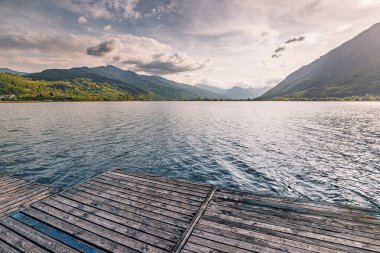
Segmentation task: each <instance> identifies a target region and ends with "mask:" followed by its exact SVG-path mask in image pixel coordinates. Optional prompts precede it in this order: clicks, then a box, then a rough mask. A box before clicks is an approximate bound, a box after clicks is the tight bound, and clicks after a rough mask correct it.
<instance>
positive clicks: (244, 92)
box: [195, 84, 271, 99]
mask: <svg viewBox="0 0 380 253" xmlns="http://www.w3.org/2000/svg"><path fill="white" fill-rule="evenodd" d="M195 86H196V87H198V88H201V89H204V90H209V91H212V92H215V93H218V94H220V95H222V96H225V97H226V98H227V99H254V98H257V97H259V96H260V95H262V94H264V93H265V92H266V91H268V90H269V89H270V88H271V87H269V86H264V87H260V88H253V87H249V88H242V87H240V86H237V85H235V86H233V87H232V88H229V89H222V88H218V87H214V86H210V85H207V84H196V85H195Z"/></svg>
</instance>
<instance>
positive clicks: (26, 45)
mask: <svg viewBox="0 0 380 253" xmlns="http://www.w3.org/2000/svg"><path fill="white" fill-rule="evenodd" d="M93 41H94V39H92V38H91V37H89V36H85V35H75V34H36V33H33V34H31V33H28V32H17V33H13V32H10V33H7V32H4V33H2V34H1V35H0V48H1V49H6V50H17V51H27V52H29V53H33V52H38V53H65V52H70V53H79V52H83V51H84V50H85V49H86V46H87V45H88V43H91V42H93Z"/></svg>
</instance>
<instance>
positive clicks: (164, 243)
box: [42, 198, 174, 250]
mask: <svg viewBox="0 0 380 253" xmlns="http://www.w3.org/2000/svg"><path fill="white" fill-rule="evenodd" d="M61 200H62V199H61ZM42 203H44V204H47V205H49V206H51V207H54V208H56V209H59V210H61V211H64V212H66V213H69V214H71V215H73V216H76V217H79V218H81V219H83V220H86V221H89V222H91V223H93V224H96V225H99V226H102V227H104V228H108V229H109V230H110V231H112V232H113V231H115V232H118V233H120V234H122V235H124V236H126V237H129V238H133V239H136V240H139V241H141V242H144V243H146V244H147V245H149V244H150V245H152V246H155V247H157V248H161V249H163V250H170V249H171V248H172V247H173V246H174V243H173V242H172V241H169V240H165V239H163V238H160V237H158V236H155V235H153V234H147V233H146V232H144V231H142V230H141V228H142V226H140V227H139V228H138V229H136V228H134V227H132V226H125V225H124V224H123V225H122V224H120V223H117V222H116V220H115V219H112V218H115V217H111V219H106V218H103V217H101V216H97V215H96V214H95V213H94V212H91V213H90V212H86V211H83V210H81V209H78V208H75V207H72V206H70V205H67V204H65V203H63V202H59V201H56V200H54V199H51V198H50V199H45V200H43V201H42ZM116 235H117V236H118V234H116ZM132 241H133V240H132ZM135 244H136V245H138V243H135ZM126 245H127V246H128V244H126ZM140 247H141V246H140Z"/></svg>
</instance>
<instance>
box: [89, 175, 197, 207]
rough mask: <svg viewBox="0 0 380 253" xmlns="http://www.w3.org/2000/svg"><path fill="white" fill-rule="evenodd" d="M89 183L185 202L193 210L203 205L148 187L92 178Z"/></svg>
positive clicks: (115, 189)
mask: <svg viewBox="0 0 380 253" xmlns="http://www.w3.org/2000/svg"><path fill="white" fill-rule="evenodd" d="M87 184H90V185H97V186H103V187H105V188H108V189H112V190H114V191H117V192H121V193H128V192H131V191H133V192H136V193H138V194H139V195H141V196H144V197H145V198H148V197H150V198H155V199H156V201H159V202H164V203H168V202H170V203H172V204H173V205H176V204H178V203H183V204H185V205H187V208H188V209H192V210H195V209H198V207H199V206H200V205H201V202H199V201H195V200H192V199H184V198H180V197H175V196H171V195H169V194H167V193H162V192H160V191H152V190H151V189H148V188H145V189H144V188H141V187H133V186H129V187H127V186H125V185H123V186H124V187H121V185H118V184H115V183H113V182H111V181H104V180H103V181H98V180H91V181H89V182H87V183H86V185H87Z"/></svg>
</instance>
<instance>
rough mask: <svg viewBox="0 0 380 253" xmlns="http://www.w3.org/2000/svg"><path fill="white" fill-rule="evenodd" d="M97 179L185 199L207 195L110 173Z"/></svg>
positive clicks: (199, 200)
mask: <svg viewBox="0 0 380 253" xmlns="http://www.w3.org/2000/svg"><path fill="white" fill-rule="evenodd" d="M96 180H97V181H98V182H99V181H103V180H105V181H106V182H112V183H114V184H117V186H118V187H122V188H124V187H125V188H126V189H129V188H130V187H132V188H136V189H144V190H150V191H152V190H153V191H154V192H160V193H163V194H167V195H169V196H170V195H171V196H174V197H179V198H183V199H192V200H195V201H198V202H202V201H203V200H204V198H205V196H206V194H203V195H201V196H194V195H192V194H188V193H182V192H178V191H175V190H173V189H165V188H163V187H158V186H157V185H155V184H144V183H141V181H136V180H134V179H131V178H128V179H125V178H120V177H119V178H117V177H113V176H110V175H102V176H100V177H97V178H96Z"/></svg>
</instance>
